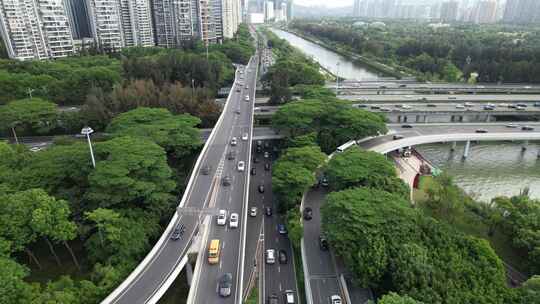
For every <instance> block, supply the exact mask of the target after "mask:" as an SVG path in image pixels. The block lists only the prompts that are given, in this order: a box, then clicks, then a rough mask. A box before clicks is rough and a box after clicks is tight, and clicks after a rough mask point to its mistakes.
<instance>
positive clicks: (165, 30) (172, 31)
mask: <svg viewBox="0 0 540 304" xmlns="http://www.w3.org/2000/svg"><path fill="white" fill-rule="evenodd" d="M197 2H198V0H154V1H153V9H154V24H155V34H156V44H157V45H158V46H161V47H177V46H180V45H182V44H183V43H184V42H185V41H188V40H192V39H194V38H195V37H196V36H198V30H197V29H198V25H199V24H198V20H197V16H198V14H199V12H198V10H199V8H198V5H197Z"/></svg>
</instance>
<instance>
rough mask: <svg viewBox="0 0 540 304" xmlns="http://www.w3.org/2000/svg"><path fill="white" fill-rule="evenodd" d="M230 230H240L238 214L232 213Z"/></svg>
mask: <svg viewBox="0 0 540 304" xmlns="http://www.w3.org/2000/svg"><path fill="white" fill-rule="evenodd" d="M229 228H238V213H231V218H230V219H229Z"/></svg>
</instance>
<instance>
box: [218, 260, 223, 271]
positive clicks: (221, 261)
mask: <svg viewBox="0 0 540 304" xmlns="http://www.w3.org/2000/svg"><path fill="white" fill-rule="evenodd" d="M221 263H223V259H220V260H219V269H221V268H222V267H221V266H222V265H221Z"/></svg>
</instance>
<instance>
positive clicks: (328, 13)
mask: <svg viewBox="0 0 540 304" xmlns="http://www.w3.org/2000/svg"><path fill="white" fill-rule="evenodd" d="M352 10H353V7H352V6H345V7H326V6H302V5H297V4H294V6H293V12H294V17H295V18H314V17H345V16H351V15H352Z"/></svg>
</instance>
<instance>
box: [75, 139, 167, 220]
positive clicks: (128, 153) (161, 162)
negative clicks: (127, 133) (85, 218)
mask: <svg viewBox="0 0 540 304" xmlns="http://www.w3.org/2000/svg"><path fill="white" fill-rule="evenodd" d="M95 154H96V160H97V162H96V168H95V170H93V171H92V172H91V173H90V174H89V176H88V183H89V184H88V186H89V188H88V190H87V191H86V193H85V198H86V199H88V201H89V202H91V203H92V204H93V205H92V206H95V208H98V207H102V208H108V207H128V206H129V207H140V208H146V209H148V210H152V211H154V212H157V214H158V215H160V216H161V215H163V214H165V212H168V211H170V210H171V208H172V207H173V206H172V204H173V203H174V196H173V195H172V191H173V190H174V188H175V186H176V185H175V183H174V181H173V180H172V179H171V177H172V171H171V169H170V168H169V166H168V164H167V159H166V155H165V151H164V150H163V148H161V147H160V146H158V145H157V144H155V143H153V142H151V141H149V140H147V139H142V138H132V137H117V138H114V139H112V140H109V141H106V142H102V143H97V144H96V145H95Z"/></svg>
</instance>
